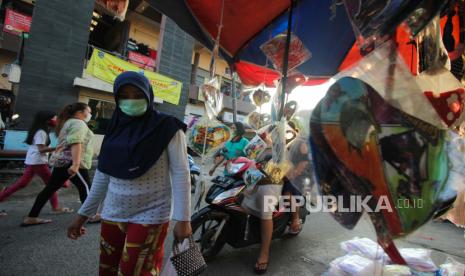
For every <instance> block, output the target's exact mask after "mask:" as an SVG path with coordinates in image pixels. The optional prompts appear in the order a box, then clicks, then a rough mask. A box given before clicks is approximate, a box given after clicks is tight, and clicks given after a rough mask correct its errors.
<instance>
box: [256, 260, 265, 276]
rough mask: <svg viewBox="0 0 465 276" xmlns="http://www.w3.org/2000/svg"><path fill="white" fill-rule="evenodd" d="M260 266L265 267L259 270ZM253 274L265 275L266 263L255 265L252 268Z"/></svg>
mask: <svg viewBox="0 0 465 276" xmlns="http://www.w3.org/2000/svg"><path fill="white" fill-rule="evenodd" d="M261 266H265V268H260V267H261ZM253 269H254V272H255V274H259V275H261V274H265V273H266V271H267V270H268V262H266V263H258V262H257V263H255V266H254V267H253Z"/></svg>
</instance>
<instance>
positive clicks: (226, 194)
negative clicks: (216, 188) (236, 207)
mask: <svg viewBox="0 0 465 276" xmlns="http://www.w3.org/2000/svg"><path fill="white" fill-rule="evenodd" d="M243 188H244V187H243V186H242V187H237V188H234V189H231V190H227V191H224V192H222V193H221V194H219V195H218V196H217V197H215V199H214V200H213V201H212V203H213V204H218V203H220V202H221V201H223V200H225V199H227V198H231V197H235V196H237V195H238V194H239V193H240V192H241V191H242V189H243Z"/></svg>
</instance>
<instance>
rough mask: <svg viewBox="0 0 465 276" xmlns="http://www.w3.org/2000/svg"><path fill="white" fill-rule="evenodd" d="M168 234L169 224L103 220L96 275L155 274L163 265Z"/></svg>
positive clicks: (146, 275) (144, 275) (147, 275)
mask: <svg viewBox="0 0 465 276" xmlns="http://www.w3.org/2000/svg"><path fill="white" fill-rule="evenodd" d="M167 232H168V223H164V224H135V223H126V222H111V221H103V222H102V226H101V236H100V266H99V275H100V276H117V275H141V276H149V275H150V276H151V275H154V274H155V275H158V274H159V273H160V272H161V266H162V263H163V254H164V249H163V245H164V242H165V238H166V234H167ZM118 271H120V273H121V274H118ZM154 271H155V273H153V272H154Z"/></svg>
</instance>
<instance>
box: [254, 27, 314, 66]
mask: <svg viewBox="0 0 465 276" xmlns="http://www.w3.org/2000/svg"><path fill="white" fill-rule="evenodd" d="M286 37H287V34H286V33H281V34H278V35H277V36H275V37H273V38H272V39H270V40H268V41H267V42H265V43H264V44H263V45H262V46H260V49H261V50H262V51H263V53H264V54H265V56H266V57H267V58H268V59H269V60H270V61H271V62H272V63H273V66H274V68H275V69H276V70H278V71H280V72H282V69H283V57H284V52H285V51H284V49H285V45H286ZM311 57H312V54H311V53H310V51H309V50H308V49H307V48H306V47H305V45H304V43H303V42H302V40H300V38H299V37H298V36H297V35H295V34H291V44H290V45H289V57H288V70H289V71H291V70H292V69H294V68H296V67H297V66H299V65H301V64H302V63H304V62H306V61H307V60H309V59H310V58H311Z"/></svg>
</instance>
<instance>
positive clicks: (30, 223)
mask: <svg viewBox="0 0 465 276" xmlns="http://www.w3.org/2000/svg"><path fill="white" fill-rule="evenodd" d="M51 222H52V220H50V219H41V218H26V219H25V220H24V222H23V223H21V225H20V226H21V227H29V226H36V225H41V224H47V223H51Z"/></svg>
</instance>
